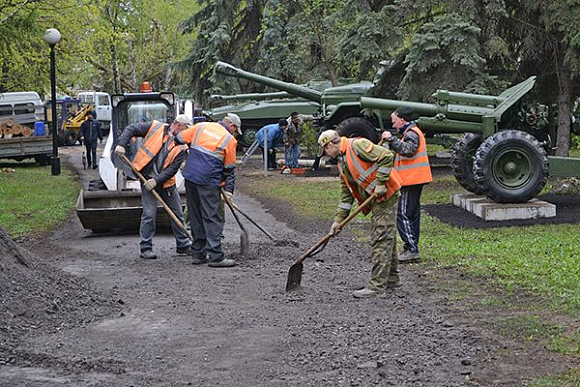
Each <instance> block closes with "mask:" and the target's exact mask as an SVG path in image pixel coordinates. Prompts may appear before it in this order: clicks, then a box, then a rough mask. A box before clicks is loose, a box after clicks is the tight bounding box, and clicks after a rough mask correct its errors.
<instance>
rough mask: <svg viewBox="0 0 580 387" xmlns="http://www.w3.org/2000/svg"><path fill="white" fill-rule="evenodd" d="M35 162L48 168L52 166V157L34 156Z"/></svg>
mask: <svg viewBox="0 0 580 387" xmlns="http://www.w3.org/2000/svg"><path fill="white" fill-rule="evenodd" d="M34 161H36V162H37V163H38V165H40V166H41V167H46V166H47V165H48V164H50V155H39V156H34Z"/></svg>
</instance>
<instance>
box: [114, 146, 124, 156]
mask: <svg viewBox="0 0 580 387" xmlns="http://www.w3.org/2000/svg"><path fill="white" fill-rule="evenodd" d="M115 154H116V155H117V156H119V157H120V156H121V155H124V154H125V147H123V146H121V145H117V146H116V147H115Z"/></svg>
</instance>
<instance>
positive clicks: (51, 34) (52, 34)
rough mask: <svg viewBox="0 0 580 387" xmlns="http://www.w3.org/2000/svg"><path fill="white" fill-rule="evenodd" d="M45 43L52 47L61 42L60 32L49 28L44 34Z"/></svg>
mask: <svg viewBox="0 0 580 387" xmlns="http://www.w3.org/2000/svg"><path fill="white" fill-rule="evenodd" d="M44 41H45V42H46V43H48V44H49V45H50V46H54V45H56V44H57V43H58V42H60V32H59V31H58V30H57V29H56V28H49V29H47V30H46V31H45V32H44Z"/></svg>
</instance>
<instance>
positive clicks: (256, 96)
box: [209, 91, 296, 102]
mask: <svg viewBox="0 0 580 387" xmlns="http://www.w3.org/2000/svg"><path fill="white" fill-rule="evenodd" d="M209 98H210V99H211V100H212V101H235V102H240V101H264V100H269V99H283V98H289V99H295V98H296V96H294V95H292V94H289V93H286V92H285V91H277V92H274V93H246V94H232V95H221V94H213V95H210V96H209Z"/></svg>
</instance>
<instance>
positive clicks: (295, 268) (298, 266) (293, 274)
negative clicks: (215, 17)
mask: <svg viewBox="0 0 580 387" xmlns="http://www.w3.org/2000/svg"><path fill="white" fill-rule="evenodd" d="M374 198H375V194H374V193H373V194H372V195H371V196H370V197H369V198H368V199H367V200H365V201H364V202H363V203H362V204H361V205H360V206H358V208H357V209H356V210H354V211H352V212H351V213H350V214H349V215H348V217H347V218H346V219H345V220H343V221H342V222H340V228H343V227H344V226H345V225H346V224H347V223H348V222H350V221H351V220H352V218H354V217H355V216H357V215H358V213H359V212H361V211H362V210H363V209H364V208H365V207H366V206H368V205H369V203H370V202H372V201H373V199H374ZM333 236H334V235H332V234H326V235H325V236H324V237H323V238H322V239H321V240H319V241H318V242H317V243H316V244H315V245H314V246H312V247H311V248H310V249H309V250H308V251H307V252H306V253H304V255H302V256H301V257H300V258H298V260H297V261H296V263H294V265H292V266H290V270H289V271H288V280H287V281H286V291H287V292H289V291H291V290H295V289H296V288H298V287H300V282H301V281H302V270H303V269H304V266H303V264H302V261H304V260H305V259H306V258H308V257H310V256H312V255H314V254H313V253H314V252H315V251H316V250H317V249H318V248H319V247H322V249H324V247H325V246H326V244H327V243H328V241H329V240H330V238H332V237H333ZM322 249H321V250H320V251H322ZM320 251H317V252H316V254H317V253H319V252H320Z"/></svg>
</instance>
